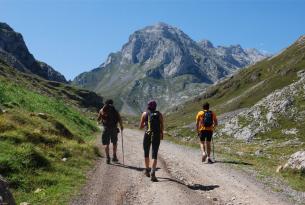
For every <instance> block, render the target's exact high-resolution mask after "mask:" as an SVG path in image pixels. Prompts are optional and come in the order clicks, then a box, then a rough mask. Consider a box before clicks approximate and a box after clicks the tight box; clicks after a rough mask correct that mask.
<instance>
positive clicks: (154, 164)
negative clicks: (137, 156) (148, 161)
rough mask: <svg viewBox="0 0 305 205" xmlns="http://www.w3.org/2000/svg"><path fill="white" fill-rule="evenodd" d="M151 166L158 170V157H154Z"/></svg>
mask: <svg viewBox="0 0 305 205" xmlns="http://www.w3.org/2000/svg"><path fill="white" fill-rule="evenodd" d="M151 168H152V169H153V170H156V169H157V159H153V160H152V165H151Z"/></svg>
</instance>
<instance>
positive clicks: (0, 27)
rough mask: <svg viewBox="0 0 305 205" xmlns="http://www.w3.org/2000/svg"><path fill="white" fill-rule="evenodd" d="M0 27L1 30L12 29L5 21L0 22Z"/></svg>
mask: <svg viewBox="0 0 305 205" xmlns="http://www.w3.org/2000/svg"><path fill="white" fill-rule="evenodd" d="M0 29H1V30H7V31H13V29H12V28H11V27H10V26H9V25H8V24H6V23H2V22H0Z"/></svg>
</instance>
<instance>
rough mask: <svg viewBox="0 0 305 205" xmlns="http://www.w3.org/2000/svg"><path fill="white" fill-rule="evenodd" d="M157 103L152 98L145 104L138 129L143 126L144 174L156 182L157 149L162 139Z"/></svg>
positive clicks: (161, 126) (160, 118)
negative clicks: (145, 108) (150, 159)
mask: <svg viewBox="0 0 305 205" xmlns="http://www.w3.org/2000/svg"><path fill="white" fill-rule="evenodd" d="M156 109H157V103H156V101H154V100H152V101H150V102H148V104H147V111H146V112H143V114H142V116H141V122H140V129H143V128H144V127H145V133H144V140H143V148H144V158H145V168H146V169H145V175H146V176H147V177H151V181H153V182H157V181H158V179H157V177H156V174H155V172H156V168H157V158H158V150H159V146H160V140H163V116H162V114H161V113H160V112H159V111H157V110H156ZM150 146H151V147H152V166H151V167H152V168H151V169H150V167H149V164H150V163H149V150H150Z"/></svg>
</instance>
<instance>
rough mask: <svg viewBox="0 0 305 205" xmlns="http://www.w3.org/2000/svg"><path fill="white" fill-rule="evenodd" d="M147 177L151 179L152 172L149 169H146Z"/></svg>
mask: <svg viewBox="0 0 305 205" xmlns="http://www.w3.org/2000/svg"><path fill="white" fill-rule="evenodd" d="M145 176H147V177H150V170H149V169H145Z"/></svg>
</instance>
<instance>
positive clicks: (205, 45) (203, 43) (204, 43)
mask: <svg viewBox="0 0 305 205" xmlns="http://www.w3.org/2000/svg"><path fill="white" fill-rule="evenodd" d="M198 45H199V46H200V47H201V48H214V45H213V44H212V42H211V41H209V40H206V39H204V40H201V41H199V42H198Z"/></svg>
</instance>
